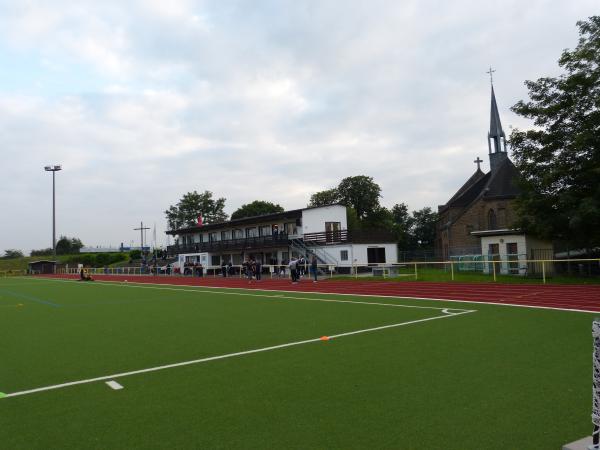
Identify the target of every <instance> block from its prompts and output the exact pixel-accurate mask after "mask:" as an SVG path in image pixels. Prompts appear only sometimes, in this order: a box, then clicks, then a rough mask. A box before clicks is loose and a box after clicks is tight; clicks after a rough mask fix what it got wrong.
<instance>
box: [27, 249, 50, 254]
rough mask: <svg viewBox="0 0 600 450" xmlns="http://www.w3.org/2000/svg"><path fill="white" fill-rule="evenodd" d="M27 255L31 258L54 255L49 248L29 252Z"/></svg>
mask: <svg viewBox="0 0 600 450" xmlns="http://www.w3.org/2000/svg"><path fill="white" fill-rule="evenodd" d="M29 254H30V255H31V256H49V255H53V254H54V250H52V249H51V248H42V249H39V250H31V252H30V253H29Z"/></svg>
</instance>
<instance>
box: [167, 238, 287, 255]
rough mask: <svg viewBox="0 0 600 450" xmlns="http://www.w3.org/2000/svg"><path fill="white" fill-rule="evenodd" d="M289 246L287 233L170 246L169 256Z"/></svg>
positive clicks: (168, 248) (168, 249)
mask: <svg viewBox="0 0 600 450" xmlns="http://www.w3.org/2000/svg"><path fill="white" fill-rule="evenodd" d="M288 245H289V238H288V235H287V234H285V233H279V234H273V235H269V236H256V237H248V238H239V239H227V240H225V241H212V242H196V243H193V244H179V245H169V246H168V247H167V252H168V253H169V255H176V254H179V253H204V252H209V253H221V252H227V251H240V252H241V251H244V250H252V249H259V248H269V247H287V246H288Z"/></svg>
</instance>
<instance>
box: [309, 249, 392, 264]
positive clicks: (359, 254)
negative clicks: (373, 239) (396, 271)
mask: <svg viewBox="0 0 600 450" xmlns="http://www.w3.org/2000/svg"><path fill="white" fill-rule="evenodd" d="M375 247H376V248H381V247H384V248H385V262H386V264H393V263H397V262H398V246H397V245H396V244H340V245H323V246H319V247H317V248H318V249H319V250H318V252H317V253H318V254H319V255H320V254H321V253H325V254H326V255H328V256H329V257H330V259H332V260H333V261H337V263H338V264H339V265H340V266H352V265H353V264H354V265H359V266H366V265H367V264H368V261H369V259H368V255H367V249H368V248H375ZM342 250H347V251H348V260H347V261H342V259H341V251H342Z"/></svg>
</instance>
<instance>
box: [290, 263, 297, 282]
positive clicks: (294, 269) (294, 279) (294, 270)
mask: <svg viewBox="0 0 600 450" xmlns="http://www.w3.org/2000/svg"><path fill="white" fill-rule="evenodd" d="M289 267H290V275H291V276H292V284H296V283H298V260H297V259H296V258H292V260H291V261H290V266H289Z"/></svg>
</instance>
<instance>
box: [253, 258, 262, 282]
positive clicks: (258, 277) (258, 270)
mask: <svg viewBox="0 0 600 450" xmlns="http://www.w3.org/2000/svg"><path fill="white" fill-rule="evenodd" d="M254 268H255V276H256V281H260V280H261V278H262V263H261V262H260V259H257V260H256V263H255V264H254Z"/></svg>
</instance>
